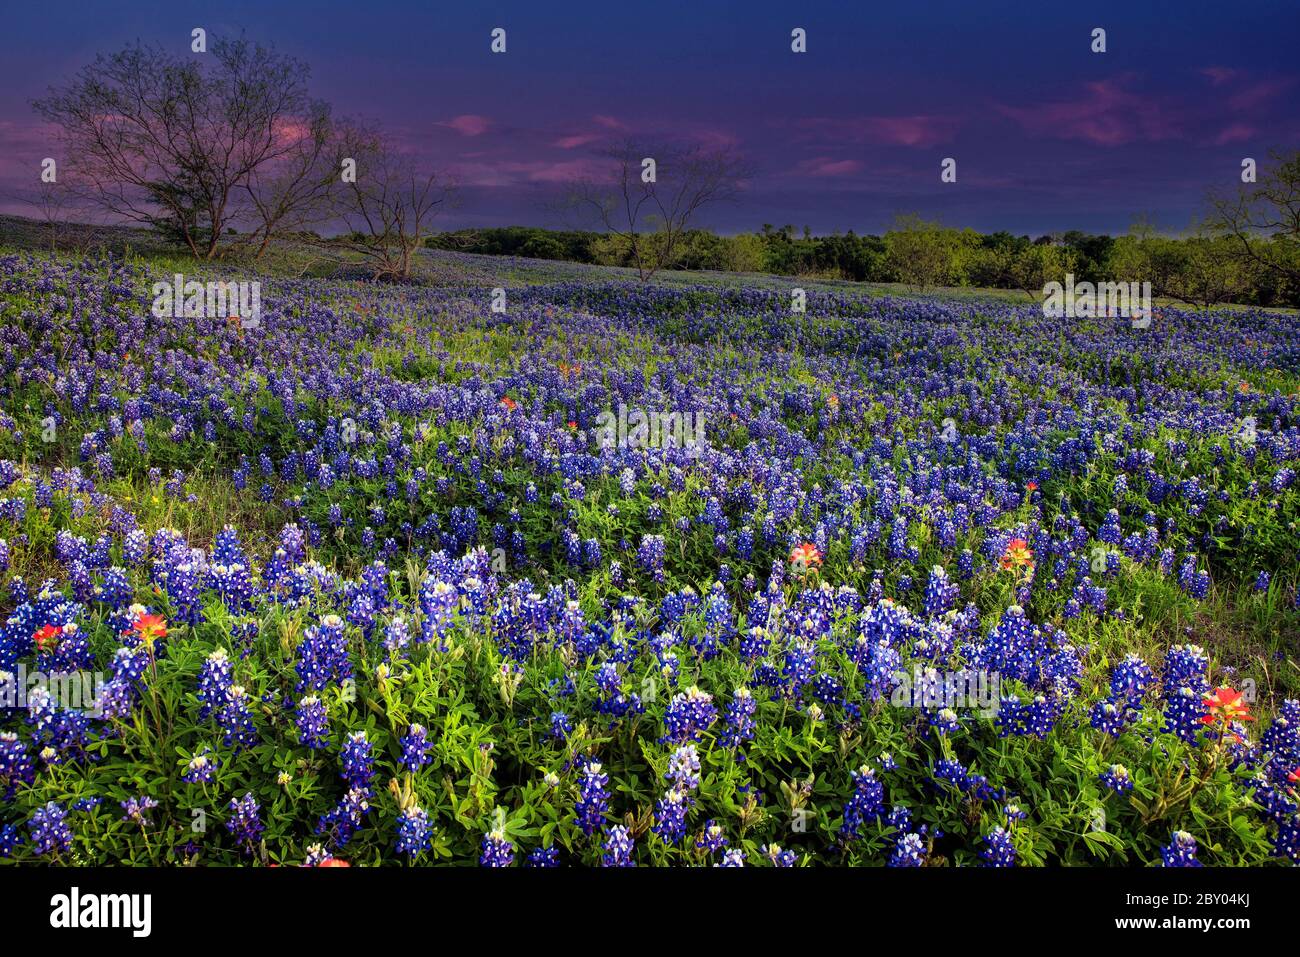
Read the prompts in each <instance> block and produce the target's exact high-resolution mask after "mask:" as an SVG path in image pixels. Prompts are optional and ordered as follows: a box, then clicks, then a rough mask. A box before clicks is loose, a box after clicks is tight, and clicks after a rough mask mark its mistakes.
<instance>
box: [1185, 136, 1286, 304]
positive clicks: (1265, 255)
mask: <svg viewBox="0 0 1300 957" xmlns="http://www.w3.org/2000/svg"><path fill="white" fill-rule="evenodd" d="M1269 159H1270V161H1271V163H1270V165H1269V166H1268V167H1267V168H1266V169H1262V170H1260V171H1259V178H1258V182H1256V183H1249V184H1243V185H1242V186H1240V187H1239V188H1238V190H1237V192H1236V193H1233V194H1230V195H1229V194H1225V193H1222V192H1217V193H1211V194H1210V210H1211V212H1210V215H1209V218H1208V219H1207V221H1206V227H1207V228H1208V229H1209V230H1211V231H1213V232H1217V233H1221V234H1226V235H1228V236H1231V237H1232V238H1233V239H1234V240H1235V241H1236V243H1237V246H1238V248H1239V249H1240V250H1241V252H1242V254H1243V255H1245V256H1246V257H1247V258H1248V259H1249V260H1250V261H1251V262H1253V263H1254V264H1255V265H1256V266H1258V267H1260V268H1262V269H1265V270H1267V271H1270V272H1273V273H1276V274H1280V275H1281V276H1285V277H1287V278H1289V279H1291V280H1297V279H1300V257H1298V256H1297V245H1298V244H1300V152H1294V153H1291V154H1289V155H1288V154H1284V153H1280V152H1273V153H1271V154H1270V155H1269Z"/></svg>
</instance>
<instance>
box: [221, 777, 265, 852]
mask: <svg viewBox="0 0 1300 957" xmlns="http://www.w3.org/2000/svg"><path fill="white" fill-rule="evenodd" d="M229 806H230V817H228V818H227V819H226V830H227V831H229V832H230V836H231V837H232V838H234V841H235V844H236V846H238V847H239V849H240V850H241V851H242V852H243V853H244V855H245V856H248V857H251V856H252V855H253V848H254V846H255V845H256V844H257V842H258V841H260V840H261V839H262V831H263V826H262V809H261V807H260V806H259V805H258V803H257V800H256V799H255V798H254V797H253V795H252V792H249V793H247V794H245V795H244V796H243V798H231V800H230V805H229Z"/></svg>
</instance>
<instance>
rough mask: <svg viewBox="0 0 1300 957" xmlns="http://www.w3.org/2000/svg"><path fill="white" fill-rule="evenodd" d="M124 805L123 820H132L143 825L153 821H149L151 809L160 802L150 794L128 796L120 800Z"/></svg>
mask: <svg viewBox="0 0 1300 957" xmlns="http://www.w3.org/2000/svg"><path fill="white" fill-rule="evenodd" d="M119 803H120V804H121V805H122V811H123V812H124V813H123V814H122V820H124V821H131V822H132V823H135V824H139V825H140V826H141V827H144V825H146V824H149V823H151V822H150V821H149V817H148V814H149V811H151V810H152V809H153V808H156V807H157V806H158V802H157V801H155V800H154V799H153V798H151V797H149V796H148V795H145V796H142V797H132V798H127V799H126V800H125V801H121V802H119Z"/></svg>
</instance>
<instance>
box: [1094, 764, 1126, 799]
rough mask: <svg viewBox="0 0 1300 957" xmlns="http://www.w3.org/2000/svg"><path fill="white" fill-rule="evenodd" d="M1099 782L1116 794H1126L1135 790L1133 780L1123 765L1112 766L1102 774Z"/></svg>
mask: <svg viewBox="0 0 1300 957" xmlns="http://www.w3.org/2000/svg"><path fill="white" fill-rule="evenodd" d="M1099 780H1100V781H1101V783H1102V785H1103V786H1104V787H1106V788H1109V789H1110V790H1111V791H1114V792H1115V793H1116V794H1125V793H1127V792H1129V791H1132V790H1133V779H1132V778H1131V777H1129V773H1128V768H1126V767H1124V765H1122V764H1112V765H1111V766H1110V767H1109V768H1107V769H1106V770H1105V771H1102V772H1101V774H1100V776H1099Z"/></svg>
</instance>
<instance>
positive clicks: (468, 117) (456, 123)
mask: <svg viewBox="0 0 1300 957" xmlns="http://www.w3.org/2000/svg"><path fill="white" fill-rule="evenodd" d="M438 125H439V126H446V127H450V128H451V129H453V130H455V131H456V132H457V133H459V134H460V135H461V136H481V135H482V134H484V133H486V132H487V131H488V127H489V126H491V125H492V121H491V120H489V119H488V118H487V117H486V116H477V115H475V114H473V113H464V114H461V115H460V116H454V117H452V118H451V119H450V120H448V121H447V122H446V123H440V124H438Z"/></svg>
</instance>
